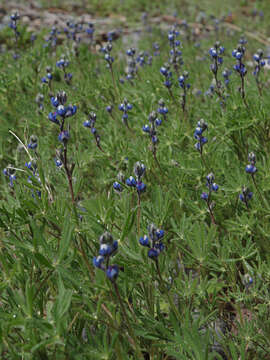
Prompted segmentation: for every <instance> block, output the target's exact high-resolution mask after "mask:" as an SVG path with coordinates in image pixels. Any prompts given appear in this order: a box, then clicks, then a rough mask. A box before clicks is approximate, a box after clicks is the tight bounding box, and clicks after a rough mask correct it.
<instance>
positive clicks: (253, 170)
mask: <svg viewBox="0 0 270 360" xmlns="http://www.w3.org/2000/svg"><path fill="white" fill-rule="evenodd" d="M246 172H247V173H248V174H255V173H256V172H257V168H256V167H255V166H254V165H251V164H248V165H247V166H246Z"/></svg>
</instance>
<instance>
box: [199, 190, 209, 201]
mask: <svg viewBox="0 0 270 360" xmlns="http://www.w3.org/2000/svg"><path fill="white" fill-rule="evenodd" d="M208 197H209V195H208V193H207V192H203V193H202V194H201V199H203V200H208Z"/></svg>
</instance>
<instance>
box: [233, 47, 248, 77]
mask: <svg viewBox="0 0 270 360" xmlns="http://www.w3.org/2000/svg"><path fill="white" fill-rule="evenodd" d="M245 52H246V48H245V46H243V44H241V43H240V44H239V45H238V47H237V48H236V49H234V50H233V52H232V56H233V57H234V58H235V59H236V60H237V64H236V65H234V67H233V68H234V70H235V71H237V72H238V73H239V75H240V76H241V78H243V77H244V76H245V75H246V73H247V69H246V67H245V65H244V64H243V61H242V60H243V57H244V55H245Z"/></svg>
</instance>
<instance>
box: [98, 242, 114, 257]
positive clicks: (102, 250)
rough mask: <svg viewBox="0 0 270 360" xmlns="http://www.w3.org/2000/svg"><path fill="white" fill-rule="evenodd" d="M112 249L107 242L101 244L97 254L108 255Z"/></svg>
mask: <svg viewBox="0 0 270 360" xmlns="http://www.w3.org/2000/svg"><path fill="white" fill-rule="evenodd" d="M112 251H113V248H112V247H111V246H110V245H109V244H101V245H100V249H99V255H102V256H107V255H110V254H111V253H112Z"/></svg>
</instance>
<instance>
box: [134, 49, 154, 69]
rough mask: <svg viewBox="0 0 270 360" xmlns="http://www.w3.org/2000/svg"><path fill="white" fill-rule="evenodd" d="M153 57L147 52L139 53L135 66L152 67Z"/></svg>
mask: <svg viewBox="0 0 270 360" xmlns="http://www.w3.org/2000/svg"><path fill="white" fill-rule="evenodd" d="M152 60H153V57H152V56H151V55H150V54H149V52H148V51H140V52H139V55H138V56H137V58H136V62H137V64H139V65H140V66H144V65H146V64H147V65H152Z"/></svg>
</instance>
